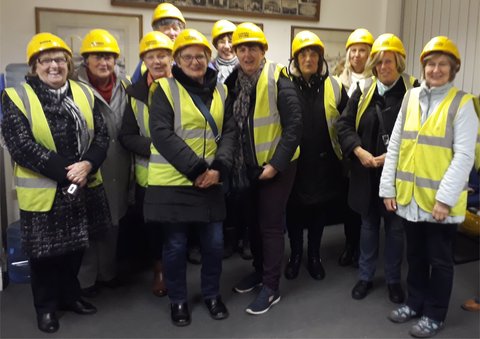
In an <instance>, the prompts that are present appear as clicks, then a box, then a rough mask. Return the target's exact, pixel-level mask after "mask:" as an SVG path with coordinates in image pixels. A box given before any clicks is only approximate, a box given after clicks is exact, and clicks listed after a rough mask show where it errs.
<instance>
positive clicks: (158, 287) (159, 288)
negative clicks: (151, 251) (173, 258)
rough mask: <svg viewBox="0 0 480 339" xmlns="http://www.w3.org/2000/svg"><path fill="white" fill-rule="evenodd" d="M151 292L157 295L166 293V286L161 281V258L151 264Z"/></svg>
mask: <svg viewBox="0 0 480 339" xmlns="http://www.w3.org/2000/svg"><path fill="white" fill-rule="evenodd" d="M152 293H153V294H155V295H156V296H157V297H164V296H166V295H167V287H166V286H165V282H164V281H163V266H162V261H161V260H158V261H156V262H155V265H154V266H153V285H152Z"/></svg>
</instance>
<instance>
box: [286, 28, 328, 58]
mask: <svg viewBox="0 0 480 339" xmlns="http://www.w3.org/2000/svg"><path fill="white" fill-rule="evenodd" d="M311 46H318V47H320V48H321V49H322V51H323V50H324V49H325V45H324V44H323V42H322V40H320V38H319V37H318V36H317V35H316V34H315V33H312V32H310V31H301V32H298V33H297V35H295V38H294V39H293V41H292V57H295V55H296V54H297V53H298V52H300V50H301V49H302V48H305V47H311Z"/></svg>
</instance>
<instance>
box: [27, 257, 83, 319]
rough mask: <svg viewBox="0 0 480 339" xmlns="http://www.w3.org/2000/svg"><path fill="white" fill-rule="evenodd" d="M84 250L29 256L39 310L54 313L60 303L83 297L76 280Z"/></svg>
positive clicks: (68, 302)
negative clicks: (36, 256)
mask: <svg viewBox="0 0 480 339" xmlns="http://www.w3.org/2000/svg"><path fill="white" fill-rule="evenodd" d="M82 257H83V250H81V251H75V252H70V253H67V254H63V255H59V256H54V257H46V258H30V260H29V262H30V270H31V286H32V292H33V304H34V306H35V309H36V311H37V313H39V314H41V313H47V312H55V311H56V310H57V309H58V307H59V306H60V305H62V304H63V305H68V304H70V303H72V302H74V301H76V300H78V299H80V283H79V281H78V279H77V275H78V271H79V270H80V264H81V263H82Z"/></svg>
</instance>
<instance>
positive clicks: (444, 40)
mask: <svg viewBox="0 0 480 339" xmlns="http://www.w3.org/2000/svg"><path fill="white" fill-rule="evenodd" d="M433 52H443V53H448V54H450V55H452V56H453V57H454V58H455V59H457V62H458V64H460V63H461V61H460V53H459V52H458V48H457V46H456V45H455V43H454V42H453V41H452V40H450V39H449V38H448V37H446V36H436V37H434V38H432V39H431V40H430V41H429V42H427V44H426V45H425V47H423V51H422V54H420V62H421V63H423V59H424V58H425V57H426V56H427V55H428V54H430V53H433Z"/></svg>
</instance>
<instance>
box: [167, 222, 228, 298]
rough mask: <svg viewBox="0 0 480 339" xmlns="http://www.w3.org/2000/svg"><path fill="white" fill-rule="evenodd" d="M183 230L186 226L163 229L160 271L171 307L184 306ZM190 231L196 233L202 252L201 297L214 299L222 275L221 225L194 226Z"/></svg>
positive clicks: (185, 294)
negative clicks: (163, 238)
mask: <svg viewBox="0 0 480 339" xmlns="http://www.w3.org/2000/svg"><path fill="white" fill-rule="evenodd" d="M187 228H188V225H187V224H168V225H164V230H165V234H164V236H165V240H164V241H165V242H164V246H163V269H164V274H165V283H166V285H167V289H168V296H169V298H170V302H172V303H184V302H187ZM194 228H195V230H196V231H198V237H199V239H200V248H201V252H202V270H201V288H202V296H203V298H204V299H211V298H216V297H217V296H219V288H220V274H221V273H222V256H223V231H222V223H221V222H213V223H198V224H195V225H194Z"/></svg>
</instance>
